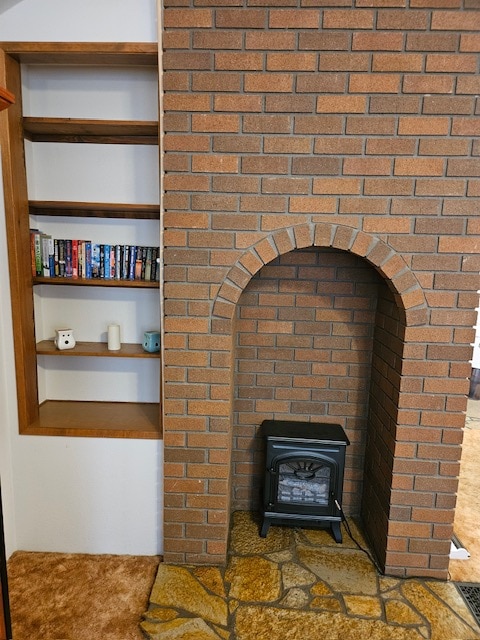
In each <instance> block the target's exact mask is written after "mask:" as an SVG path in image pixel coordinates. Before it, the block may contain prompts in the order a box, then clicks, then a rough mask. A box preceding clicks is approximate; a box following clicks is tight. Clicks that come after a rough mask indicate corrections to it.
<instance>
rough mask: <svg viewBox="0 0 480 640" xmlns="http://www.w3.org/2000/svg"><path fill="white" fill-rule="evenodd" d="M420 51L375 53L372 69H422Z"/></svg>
mask: <svg viewBox="0 0 480 640" xmlns="http://www.w3.org/2000/svg"><path fill="white" fill-rule="evenodd" d="M422 65H423V56H422V55H421V54H419V53H374V54H373V62H372V71H403V72H405V71H422Z"/></svg>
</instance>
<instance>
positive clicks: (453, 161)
mask: <svg viewBox="0 0 480 640" xmlns="http://www.w3.org/2000/svg"><path fill="white" fill-rule="evenodd" d="M447 176H476V177H478V176H480V158H450V159H449V160H448V166H447Z"/></svg>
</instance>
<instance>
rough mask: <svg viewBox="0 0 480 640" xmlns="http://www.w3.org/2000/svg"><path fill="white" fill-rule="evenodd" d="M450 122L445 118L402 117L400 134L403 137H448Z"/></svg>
mask: <svg viewBox="0 0 480 640" xmlns="http://www.w3.org/2000/svg"><path fill="white" fill-rule="evenodd" d="M449 128H450V120H449V119H448V118H443V117H433V116H432V117H427V116H418V117H414V116H401V117H400V118H399V122H398V133H399V135H401V136H412V135H415V136H418V135H421V136H435V135H447V134H448V132H449Z"/></svg>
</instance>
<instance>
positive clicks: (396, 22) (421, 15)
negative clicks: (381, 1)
mask: <svg viewBox="0 0 480 640" xmlns="http://www.w3.org/2000/svg"><path fill="white" fill-rule="evenodd" d="M428 17H429V16H428V14H427V12H426V11H414V10H412V9H410V10H409V11H405V10H399V11H396V10H382V9H380V10H379V11H378V15H377V29H401V30H402V31H411V30H415V29H416V30H419V31H425V30H426V28H427V19H428Z"/></svg>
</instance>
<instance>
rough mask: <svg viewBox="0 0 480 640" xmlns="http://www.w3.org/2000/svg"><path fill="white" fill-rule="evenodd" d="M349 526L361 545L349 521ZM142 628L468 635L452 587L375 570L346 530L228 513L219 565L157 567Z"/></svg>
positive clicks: (389, 638)
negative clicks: (263, 533)
mask: <svg viewBox="0 0 480 640" xmlns="http://www.w3.org/2000/svg"><path fill="white" fill-rule="evenodd" d="M350 527H351V530H352V532H353V535H354V537H355V539H356V540H358V541H359V542H360V544H361V545H362V547H364V548H366V543H365V541H364V540H363V538H362V535H361V533H360V531H359V530H358V528H357V527H356V526H355V523H354V522H350ZM141 628H142V630H143V632H144V634H145V637H146V638H148V639H149V640H317V639H319V640H320V639H321V640H363V639H367V638H368V639H370V640H474V639H477V638H478V639H480V628H479V627H478V626H477V624H476V622H475V619H474V618H473V616H472V615H471V613H470V610H469V609H468V607H467V606H466V605H465V603H464V601H463V599H462V597H461V596H460V594H459V593H458V591H457V589H456V587H455V585H454V584H453V583H451V582H438V581H429V580H423V579H409V580H399V579H397V578H389V577H386V576H382V575H380V574H379V573H378V572H377V571H376V569H375V566H374V564H373V563H372V562H371V561H370V559H369V558H368V556H367V555H366V554H365V553H363V552H362V551H360V550H359V549H358V548H357V546H356V545H355V543H354V542H353V541H352V540H351V539H350V538H349V537H348V536H347V534H346V533H345V532H344V539H343V543H342V544H341V545H337V544H336V543H335V542H334V540H333V538H332V537H331V535H330V533H329V532H328V531H322V530H315V529H290V528H286V527H273V526H272V527H270V531H269V533H268V536H267V537H266V538H265V539H263V538H260V536H259V535H258V522H256V517H255V515H254V514H251V513H249V512H237V513H235V514H234V516H233V527H232V533H231V544H230V555H229V562H228V565H227V567H226V568H225V569H223V568H219V567H204V566H191V567H185V566H177V565H167V564H161V565H160V566H159V570H158V575H157V579H156V581H155V585H154V587H153V590H152V593H151V596H150V604H149V609H148V611H147V612H146V613H145V614H144V620H143V622H142V624H141Z"/></svg>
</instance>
